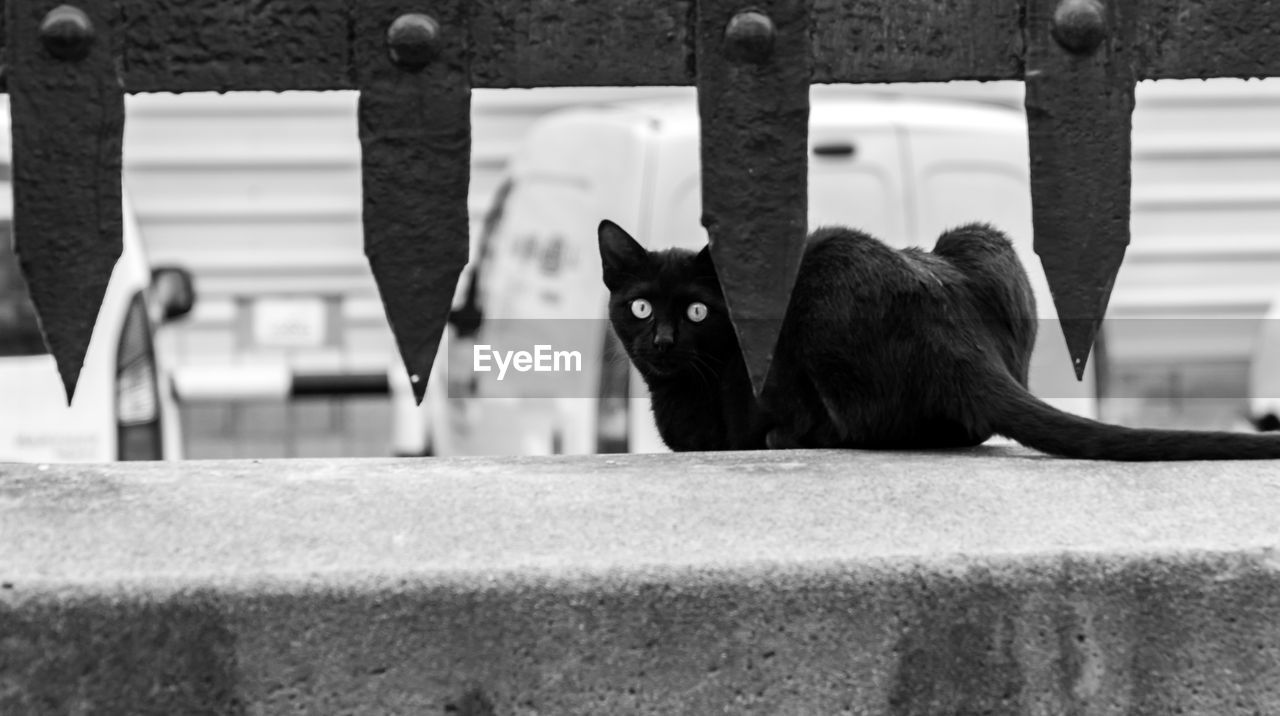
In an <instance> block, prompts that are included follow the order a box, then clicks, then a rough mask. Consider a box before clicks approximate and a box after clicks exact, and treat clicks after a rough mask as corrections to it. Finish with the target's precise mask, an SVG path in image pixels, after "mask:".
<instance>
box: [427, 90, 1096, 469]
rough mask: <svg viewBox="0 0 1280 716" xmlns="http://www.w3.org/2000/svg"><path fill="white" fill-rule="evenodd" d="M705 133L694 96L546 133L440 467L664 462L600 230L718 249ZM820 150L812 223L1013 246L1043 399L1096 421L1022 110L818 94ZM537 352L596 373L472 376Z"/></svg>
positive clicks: (546, 123) (466, 366)
mask: <svg viewBox="0 0 1280 716" xmlns="http://www.w3.org/2000/svg"><path fill="white" fill-rule="evenodd" d="M698 136H699V135H698V115H697V110H696V107H695V104H694V102H693V101H692V100H691V99H677V100H669V101H662V100H659V101H647V102H642V103H626V104H618V105H613V106H599V107H587V108H578V109H570V110H566V111H562V112H558V113H555V114H552V115H549V116H548V117H547V118H545V119H543V120H541V121H540V122H538V123H537V124H536V125H535V126H534V127H533V128H532V130H531V131H530V132H529V133H528V135H527V136H526V137H525V139H524V140H523V142H522V143H521V145H520V147H519V148H518V149H517V151H516V153H515V155H514V156H513V158H512V162H511V165H510V190H509V191H507V192H500V194H499V201H500V202H501V204H500V205H499V206H497V207H495V210H494V212H493V217H492V218H493V219H494V220H493V222H492V224H493V226H492V231H491V232H489V233H488V235H487V236H485V237H484V244H483V245H482V246H481V250H480V259H479V262H478V265H477V266H476V267H474V272H473V274H472V275H473V277H474V278H475V280H478V281H479V282H480V283H479V291H474V292H472V294H474V295H475V301H476V302H477V303H478V309H479V311H480V312H481V313H482V315H483V320H482V321H481V323H480V326H479V329H478V331H477V332H476V333H475V334H474V336H472V337H469V338H464V339H461V340H460V339H459V338H458V336H457V335H456V333H451V335H450V343H451V345H450V346H449V349H448V368H447V370H446V371H445V372H447V374H448V377H449V380H448V382H447V386H448V390H447V393H448V396H447V399H445V400H442V401H439V402H438V403H437V410H438V411H440V412H442V413H443V414H442V415H435V416H433V419H432V420H431V421H430V424H431V429H432V438H431V442H432V444H433V447H434V449H435V452H436V453H437V454H451V453H452V454H475V453H487V454H542V453H556V452H563V453H590V452H617V451H632V452H645V451H660V450H665V447H664V446H663V445H662V443H661V441H660V440H659V438H658V436H657V431H656V428H655V427H654V425H653V421H652V417H651V415H650V412H649V406H648V400H647V396H646V392H645V387H644V383H643V381H642V380H640V378H639V376H638V374H636V373H635V372H634V370H630V368H629V364H628V363H627V360H626V357H625V355H624V354H622V352H621V349H620V347H619V346H617V345H616V339H614V338H613V334H612V330H611V329H609V327H608V322H607V319H606V318H605V316H606V300H607V292H606V290H605V288H604V285H603V283H602V281H601V268H600V258H599V254H598V249H597V239H596V227H597V225H598V224H599V222H600V220H601V219H604V218H608V219H611V220H613V221H615V222H617V223H618V224H619V225H621V226H622V227H624V228H625V229H627V230H628V231H629V232H630V233H631V234H632V235H634V236H635V237H636V238H637V239H638V240H640V241H641V242H642V243H645V244H646V245H647V246H649V247H651V248H661V247H667V246H681V247H686V248H690V249H697V248H699V247H701V246H702V245H704V244H705V243H706V240H707V239H706V232H705V230H704V229H703V227H702V225H701V223H700V216H701V211H702V204H701V184H700V177H699V139H698ZM809 142H810V152H811V155H810V160H809V217H808V221H809V226H810V227H811V228H813V227H817V226H822V225H829V224H840V225H847V226H852V227H856V228H859V229H862V230H864V231H867V232H869V233H871V234H872V235H874V236H877V237H879V238H881V239H883V240H885V241H887V242H889V243H890V244H892V245H895V246H899V247H905V246H923V247H926V248H931V247H932V246H933V242H934V241H935V240H936V238H937V237H938V235H939V234H940V233H941V232H942V231H944V230H945V229H947V228H950V227H954V226H957V225H960V224H964V223H969V222H973V221H986V222H990V223H992V224H994V225H995V226H997V227H999V228H1000V229H1002V230H1004V231H1005V232H1007V233H1008V234H1009V235H1010V236H1011V237H1013V238H1014V240H1015V242H1016V243H1017V248H1018V251H1019V254H1020V256H1021V257H1022V260H1023V263H1024V265H1025V266H1026V267H1027V269H1028V273H1029V274H1030V276H1031V278H1032V282H1033V285H1034V286H1035V290H1036V295H1037V300H1038V301H1039V309H1040V315H1041V317H1042V319H1044V322H1043V323H1042V325H1041V327H1040V337H1039V342H1038V344H1037V348H1036V352H1035V355H1034V358H1033V364H1032V369H1031V388H1032V390H1033V391H1034V392H1036V393H1037V394H1038V395H1039V396H1041V397H1042V398H1043V399H1045V400H1047V401H1048V402H1050V403H1053V404H1055V405H1057V406H1058V407H1061V408H1063V409H1066V410H1070V411H1072V412H1075V413H1078V414H1083V415H1088V416H1091V417H1093V416H1096V412H1097V394H1096V389H1095V380H1094V377H1093V370H1090V371H1089V373H1088V375H1087V376H1086V380H1085V381H1083V382H1077V381H1076V379H1075V375H1074V372H1073V370H1072V368H1071V361H1070V360H1069V359H1068V356H1067V351H1066V345H1065V341H1064V339H1063V337H1062V334H1061V331H1060V330H1059V327H1058V325H1057V323H1056V321H1055V320H1053V319H1054V316H1055V313H1054V309H1053V302H1052V300H1051V298H1050V295H1049V290H1048V285H1047V283H1046V281H1045V279H1044V276H1043V272H1042V271H1041V268H1040V262H1039V260H1038V258H1037V257H1036V255H1035V253H1034V252H1033V251H1032V246H1031V240H1032V230H1031V199H1030V189H1029V170H1028V149H1027V133H1026V121H1025V118H1024V117H1023V115H1022V114H1021V113H1020V112H1018V111H1016V110H1011V109H1008V108H1003V107H996V106H988V105H980V104H974V103H961V102H954V101H945V100H920V99H907V98H901V97H876V96H873V95H865V94H862V95H855V94H851V93H847V92H844V93H842V92H833V91H825V90H824V88H815V90H814V96H813V101H812V107H811V112H810V129H809ZM465 308H466V307H464V309H465ZM535 344H539V345H552V346H557V347H565V346H572V348H573V349H574V350H575V351H577V352H580V353H581V364H582V366H583V367H584V369H583V370H581V371H580V372H576V373H572V372H571V373H568V374H565V375H556V376H554V381H551V380H549V378H550V377H551V376H546V377H545V378H546V379H544V377H538V376H526V377H525V379H524V380H522V381H517V383H518V384H512V383H510V382H507V383H505V384H504V383H503V382H500V381H498V380H497V377H498V376H497V371H494V370H490V371H488V372H481V371H477V370H474V369H475V368H476V367H477V366H479V364H478V363H476V355H477V353H476V350H477V349H476V348H475V346H477V345H478V346H481V347H483V346H489V348H487V349H482V352H483V351H489V353H492V351H493V350H494V349H495V348H496V347H499V346H520V345H529V346H533V345H535ZM1094 362H1096V361H1094ZM491 363H492V361H488V364H491ZM507 380H508V381H509V380H510V376H508V378H507ZM438 382H440V381H438ZM440 383H443V382H440ZM442 389H443V386H441V388H437V390H442Z"/></svg>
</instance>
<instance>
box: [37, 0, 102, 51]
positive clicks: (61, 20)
mask: <svg viewBox="0 0 1280 716" xmlns="http://www.w3.org/2000/svg"><path fill="white" fill-rule="evenodd" d="M40 41H41V42H43V43H44V47H45V49H46V50H48V51H49V54H51V55H53V56H54V57H56V58H58V59H60V60H83V59H84V58H85V57H87V56H88V54H89V48H90V47H92V46H93V22H91V21H90V20H89V16H88V15H86V14H84V10H81V9H80V8H78V7H74V6H71V5H59V6H57V7H55V8H54V9H52V10H50V11H49V14H47V15H45V16H44V19H43V20H41V21H40Z"/></svg>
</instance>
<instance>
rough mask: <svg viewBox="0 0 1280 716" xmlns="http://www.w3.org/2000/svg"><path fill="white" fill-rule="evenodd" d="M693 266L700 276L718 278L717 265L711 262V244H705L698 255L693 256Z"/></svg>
mask: <svg viewBox="0 0 1280 716" xmlns="http://www.w3.org/2000/svg"><path fill="white" fill-rule="evenodd" d="M693 267H694V270H695V271H696V272H697V275H699V276H710V277H711V278H716V266H715V264H713V263H712V262H711V244H707V245H706V246H703V247H702V250H701V251H699V252H698V255H697V256H694V257H693Z"/></svg>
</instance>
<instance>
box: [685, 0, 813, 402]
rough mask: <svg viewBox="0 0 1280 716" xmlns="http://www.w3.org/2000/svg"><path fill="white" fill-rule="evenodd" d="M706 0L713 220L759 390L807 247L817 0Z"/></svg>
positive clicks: (702, 20) (706, 148)
mask: <svg viewBox="0 0 1280 716" xmlns="http://www.w3.org/2000/svg"><path fill="white" fill-rule="evenodd" d="M741 8H742V5H741V3H739V2H738V1H737V0H700V2H699V3H698V56H697V60H698V111H699V113H700V115H701V120H702V124H701V131H702V138H701V142H702V143H701V146H702V223H703V224H704V225H705V226H706V227H707V232H708V233H709V235H710V239H711V258H712V261H713V262H714V263H715V266H716V273H717V274H718V275H719V277H720V284H721V286H722V288H723V289H724V294H725V302H726V304H727V305H728V308H729V315H730V317H731V318H732V319H733V324H734V327H735V328H736V329H737V333H738V341H739V343H740V344H741V346H742V353H743V359H744V360H745V361H746V364H747V372H748V374H749V375H750V376H751V382H752V385H753V386H754V388H755V391H756V393H757V394H759V393H760V390H761V389H762V388H763V386H764V382H765V378H766V377H767V376H768V373H769V364H770V362H771V361H772V358H773V349H774V344H775V343H776V342H777V337H778V331H779V330H780V329H781V327H782V319H783V317H784V315H785V314H786V310H787V303H788V301H789V300H790V297H791V288H792V286H793V285H794V284H795V279H796V272H797V270H798V269H799V266H800V255H801V253H802V252H803V250H804V238H805V222H806V220H807V216H808V170H807V167H808V157H809V74H810V68H811V62H810V59H809V42H808V39H809V2H808V0H770V1H769V2H765V3H757V4H755V5H753V8H754V9H752V10H750V11H743V10H742V9H741Z"/></svg>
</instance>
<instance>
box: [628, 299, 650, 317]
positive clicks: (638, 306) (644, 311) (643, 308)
mask: <svg viewBox="0 0 1280 716" xmlns="http://www.w3.org/2000/svg"><path fill="white" fill-rule="evenodd" d="M631 315H633V316H635V317H636V318H648V317H649V316H652V315H653V306H652V305H651V304H650V303H649V302H648V301H646V300H644V299H643V298H637V299H636V300H634V301H632V302H631Z"/></svg>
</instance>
